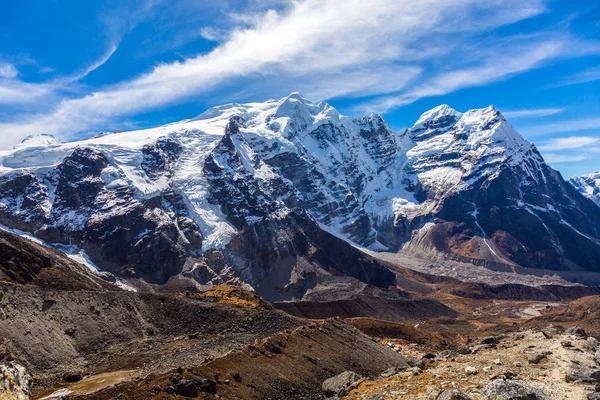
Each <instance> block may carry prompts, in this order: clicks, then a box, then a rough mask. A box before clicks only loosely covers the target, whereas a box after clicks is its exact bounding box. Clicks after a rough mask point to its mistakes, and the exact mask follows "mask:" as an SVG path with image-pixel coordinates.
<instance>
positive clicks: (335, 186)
mask: <svg viewBox="0 0 600 400" xmlns="http://www.w3.org/2000/svg"><path fill="white" fill-rule="evenodd" d="M39 142H40V141H37V140H33V139H31V138H30V139H29V140H28V141H26V142H25V143H23V144H22V145H21V146H19V147H18V148H17V149H15V150H13V151H10V152H4V153H0V166H1V167H0V223H1V224H4V225H6V226H9V227H12V228H17V229H21V230H23V231H27V232H31V233H33V234H35V235H36V236H37V237H39V238H42V239H43V240H45V241H47V242H49V243H66V244H74V245H77V246H80V247H81V248H82V249H83V250H84V251H85V252H86V253H87V255H88V256H89V257H90V259H91V260H92V261H94V263H96V264H97V265H98V266H99V267H101V268H102V269H105V270H107V271H110V272H113V273H115V274H117V275H119V276H121V277H124V278H130V279H133V278H139V279H141V280H143V281H146V282H150V283H154V284H165V283H166V284H167V285H174V284H176V283H177V282H180V281H181V280H180V278H184V279H187V280H188V283H186V285H192V286H193V285H196V286H198V285H204V284H208V283H213V284H214V283H224V282H244V283H248V284H249V285H251V286H252V287H253V288H255V289H256V290H257V291H258V293H259V294H261V295H263V296H265V297H266V298H267V299H270V300H289V299H292V298H300V297H302V296H304V295H305V294H306V293H307V292H309V291H312V290H317V289H318V288H319V287H321V286H332V285H342V286H344V285H345V286H346V287H348V288H352V287H354V288H356V287H360V286H361V285H363V284H364V283H366V284H371V285H375V286H380V287H384V288H385V287H388V286H390V285H394V284H395V276H394V274H393V273H391V272H390V271H388V270H387V269H386V268H385V267H384V266H383V265H382V264H381V263H380V262H378V261H377V260H376V259H374V258H373V257H371V256H368V255H366V254H364V253H362V252H360V251H359V250H358V249H356V248H355V247H354V245H359V246H363V247H367V248H369V249H370V250H374V251H398V250H402V251H404V252H408V253H409V254H410V253H411V252H415V251H417V252H423V251H427V252H438V253H443V254H452V255H453V256H455V257H463V258H465V259H467V260H485V261H489V262H493V263H499V264H506V265H520V266H523V267H528V268H541V269H556V270H591V271H599V270H600V266H599V265H597V263H596V262H595V260H597V259H598V257H600V240H599V239H598V238H600V209H598V208H597V207H595V206H594V205H593V204H592V203H591V202H589V201H588V200H587V199H585V198H584V197H583V196H582V195H581V194H579V193H578V192H577V191H576V190H575V189H574V188H573V187H572V186H571V185H569V184H568V183H566V182H564V180H563V179H562V177H561V176H560V174H558V173H557V172H556V171H554V170H552V169H551V168H550V167H548V166H547V165H546V164H545V162H544V160H543V159H542V157H541V156H540V154H539V153H538V152H537V150H536V149H535V147H534V146H533V145H532V144H531V143H529V142H527V141H526V140H524V139H523V138H522V137H521V136H520V135H519V134H518V133H517V132H515V131H514V129H513V128H512V127H511V126H510V125H509V124H508V123H507V122H506V120H505V119H504V118H503V117H502V115H501V114H500V113H499V112H497V111H496V110H495V109H494V108H493V107H488V108H485V109H480V110H471V111H468V112H466V113H464V114H462V113H459V112H457V111H455V110H453V109H451V108H450V107H448V106H440V107H437V108H435V109H433V110H430V111H428V112H426V113H424V114H423V115H422V117H421V118H420V119H419V120H418V121H417V123H416V124H415V126H413V127H412V128H410V129H405V130H402V131H400V132H393V131H392V130H391V129H390V128H389V126H388V125H387V124H386V122H385V121H384V120H383V118H382V117H381V116H379V115H375V114H372V115H369V116H366V117H363V118H358V119H357V118H350V117H346V116H342V115H340V114H339V113H338V112H337V111H336V110H335V109H334V108H332V107H331V106H330V105H328V104H327V103H323V102H321V103H312V102H310V101H308V100H306V99H304V98H303V97H302V96H301V95H299V94H298V93H292V94H291V95H289V96H287V97H285V98H283V99H281V100H279V101H275V100H270V101H267V102H265V103H249V104H228V105H224V106H219V107H214V108H211V109H210V110H208V111H206V112H205V113H203V114H201V115H199V116H198V117H196V118H194V119H191V120H186V121H182V122H179V123H175V124H170V125H165V126H162V127H159V128H154V129H148V130H141V131H134V132H117V133H113V134H103V135H100V136H98V137H96V138H92V139H89V140H84V141H80V142H74V143H65V144H61V143H52V144H48V145H47V146H39V145H38V143H39ZM28 143H34V144H35V145H28ZM350 243H352V244H353V245H352V244H350ZM190 281H193V282H192V283H189V282H190ZM198 287H200V286H198ZM349 290H352V289H349Z"/></svg>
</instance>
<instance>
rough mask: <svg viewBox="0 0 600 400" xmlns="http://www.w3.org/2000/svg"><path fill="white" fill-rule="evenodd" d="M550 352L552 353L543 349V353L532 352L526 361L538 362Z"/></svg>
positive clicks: (530, 362)
mask: <svg viewBox="0 0 600 400" xmlns="http://www.w3.org/2000/svg"><path fill="white" fill-rule="evenodd" d="M550 354H552V352H551V351H545V352H543V353H538V354H534V355H532V356H530V357H528V359H527V360H528V361H529V364H539V363H540V362H542V360H544V359H546V358H547V357H548V356H549V355H550Z"/></svg>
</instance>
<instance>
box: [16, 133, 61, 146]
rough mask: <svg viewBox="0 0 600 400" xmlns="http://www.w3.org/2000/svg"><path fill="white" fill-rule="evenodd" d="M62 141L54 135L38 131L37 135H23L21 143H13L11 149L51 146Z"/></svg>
mask: <svg viewBox="0 0 600 400" xmlns="http://www.w3.org/2000/svg"><path fill="white" fill-rule="evenodd" d="M61 143H64V142H63V141H62V140H60V139H57V138H56V137H55V136H54V135H51V134H49V133H40V134H39V135H29V136H27V137H25V138H24V139H23V140H22V141H21V143H19V144H17V145H15V146H14V147H13V149H15V150H17V149H22V148H25V147H37V146H52V145H57V144H61Z"/></svg>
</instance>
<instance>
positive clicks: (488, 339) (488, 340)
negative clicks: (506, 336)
mask: <svg viewBox="0 0 600 400" xmlns="http://www.w3.org/2000/svg"><path fill="white" fill-rule="evenodd" d="M502 339H503V338H502V336H485V337H482V338H481V339H480V340H479V344H498V343H500V340H502Z"/></svg>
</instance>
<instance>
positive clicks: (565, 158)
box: [544, 153, 588, 163]
mask: <svg viewBox="0 0 600 400" xmlns="http://www.w3.org/2000/svg"><path fill="white" fill-rule="evenodd" d="M587 158H588V157H587V156H586V155H577V156H569V155H564V154H555V153H547V154H545V155H544V160H546V162H548V163H571V162H579V161H584V160H586V159H587Z"/></svg>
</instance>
